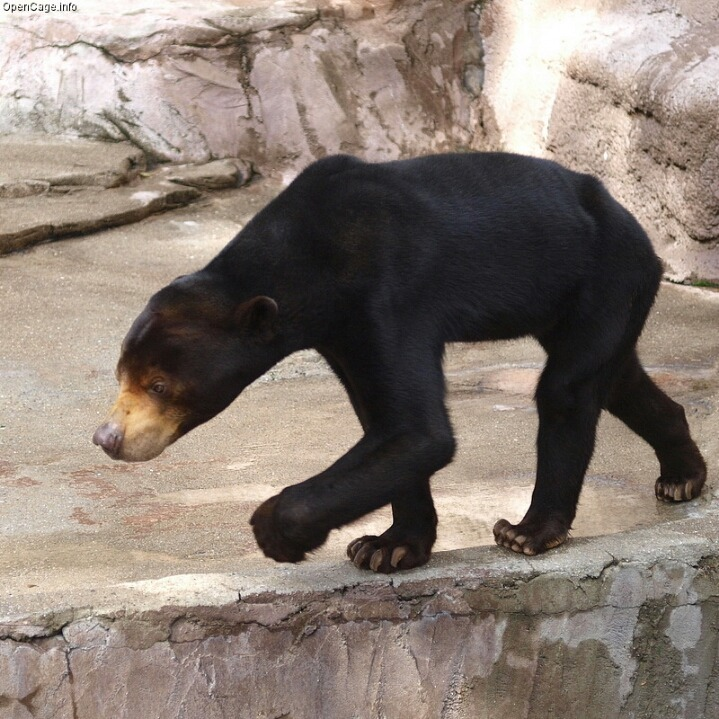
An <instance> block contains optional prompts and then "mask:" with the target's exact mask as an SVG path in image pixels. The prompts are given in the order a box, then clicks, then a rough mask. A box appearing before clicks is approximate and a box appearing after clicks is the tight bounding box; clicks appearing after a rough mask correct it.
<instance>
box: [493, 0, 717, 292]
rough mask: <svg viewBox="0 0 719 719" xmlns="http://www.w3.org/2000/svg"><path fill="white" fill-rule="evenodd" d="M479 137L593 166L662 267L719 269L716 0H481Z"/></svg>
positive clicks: (688, 272)
mask: <svg viewBox="0 0 719 719" xmlns="http://www.w3.org/2000/svg"><path fill="white" fill-rule="evenodd" d="M480 31H481V34H482V37H483V42H484V50H485V63H486V84H485V94H484V96H483V99H482V103H483V111H484V126H485V129H488V133H487V139H488V142H489V143H490V144H492V145H495V146H502V147H504V148H507V149H513V150H518V151H524V152H530V153H532V154H543V155H547V156H550V157H555V158H556V159H558V160H560V161H562V162H564V163H565V164H567V165H569V166H570V167H573V168H576V169H579V170H585V171H588V172H592V173H594V174H597V175H599V176H600V177H602V178H603V179H604V180H605V181H606V184H607V185H608V186H609V187H610V189H611V190H612V191H613V192H614V193H616V195H617V196H618V197H620V198H621V199H622V200H623V201H624V202H625V203H626V204H627V205H628V206H629V208H630V209H631V210H632V211H633V212H634V213H635V214H637V216H638V217H639V218H640V219H641V220H642V222H643V224H644V225H645V227H646V228H647V230H648V231H649V232H650V234H651V235H652V238H653V240H654V241H655V244H656V245H657V247H658V249H659V251H660V254H661V255H662V257H663V258H664V259H665V260H666V262H667V264H668V270H669V274H670V275H671V276H673V277H675V278H677V279H685V278H687V277H690V276H699V277H705V278H710V279H715V280H716V279H719V247H717V245H718V244H719V84H718V83H717V77H719V9H717V5H716V3H714V2H712V1H710V0H697V1H695V2H689V1H686V2H683V1H682V0H662V1H661V2H655V1H654V0H652V1H651V2H649V1H647V0H632V1H631V2H606V1H601V2H600V1H599V0H584V2H579V3H578V2H569V1H568V0H526V1H525V0H516V1H515V2H509V3H504V2H498V1H497V0H490V2H487V3H486V4H484V5H483V6H482V20H481V23H480Z"/></svg>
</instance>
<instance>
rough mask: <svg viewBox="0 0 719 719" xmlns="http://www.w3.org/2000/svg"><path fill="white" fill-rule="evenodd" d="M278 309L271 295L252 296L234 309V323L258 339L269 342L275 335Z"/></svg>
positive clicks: (242, 330)
mask: <svg viewBox="0 0 719 719" xmlns="http://www.w3.org/2000/svg"><path fill="white" fill-rule="evenodd" d="M278 311H279V310H278V307H277V303H276V302H275V301H274V300H273V299H272V298H271V297H264V296H263V295H260V296H259V297H253V298H252V299H250V300H247V302H243V303H242V304H241V305H240V306H239V307H238V308H237V309H236V310H235V325H236V326H237V328H238V329H239V330H240V331H241V332H243V333H246V334H249V335H251V336H253V337H254V338H256V339H258V340H259V341H261V342H269V341H270V340H271V339H272V338H273V337H274V336H275V324H276V320H277V313H278Z"/></svg>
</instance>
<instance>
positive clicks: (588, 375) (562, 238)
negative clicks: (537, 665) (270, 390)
mask: <svg viewBox="0 0 719 719" xmlns="http://www.w3.org/2000/svg"><path fill="white" fill-rule="evenodd" d="M660 277H661V265H660V262H659V260H658V259H657V257H656V255H655V254H654V252H653V250H652V246H651V244H650V242H649V240H648V239H647V236H646V234H645V233H644V231H643V230H642V229H641V227H640V226H639V224H638V223H637V222H636V220H635V219H634V218H633V217H632V216H631V215H630V214H629V212H627V211H626V210H625V209H624V208H623V207H622V206H621V205H620V204H619V203H618V202H616V201H615V200H614V199H613V198H612V197H611V196H610V195H609V193H608V192H607V191H606V190H605V188H604V187H603V185H602V184H601V183H600V182H599V181H598V180H597V179H596V178H594V177H591V176H588V175H582V174H577V173H575V172H571V171H569V170H567V169H564V168H562V167H561V166H559V165H557V164H555V163H553V162H550V161H546V160H539V159H531V158H527V157H522V156H517V155H510V154H503V153H481V154H478V153H468V154H450V155H438V156H432V157H424V158H419V159H413V160H407V161H398V162H388V163H381V164H368V163H364V162H362V161H360V160H357V159H355V158H352V157H346V156H336V157H329V158H326V159H323V160H320V161H319V162H316V163H314V164H313V165H311V166H310V167H308V168H307V169H306V170H305V171H304V172H303V173H302V174H300V175H299V176H298V177H297V179H296V180H295V181H294V182H293V183H292V184H291V185H290V186H289V187H288V188H287V189H286V190H285V191H284V192H282V193H281V194H280V195H279V196H278V197H277V198H276V199H275V200H274V201H272V202H271V203H270V204H269V205H268V206H267V207H266V208H265V209H263V210H262V211H261V212H260V213H258V214H257V215H256V216H255V217H254V219H253V220H252V221H251V222H250V223H249V224H248V225H247V226H246V227H245V228H244V229H243V230H242V231H241V232H240V233H239V234H238V235H237V237H235V239H234V240H233V241H232V242H231V243H230V244H229V245H228V246H227V247H226V248H225V249H224V250H223V251H222V252H221V253H220V254H219V255H218V256H217V257H216V258H215V259H214V260H212V262H210V263H209V265H207V267H205V268H204V269H202V270H200V271H199V272H197V273H195V274H194V275H190V276H188V277H184V278H181V279H179V280H177V281H176V282H175V283H173V285H170V286H169V288H166V289H165V290H163V291H161V292H160V293H158V295H157V296H156V297H155V298H154V299H153V300H152V301H151V303H150V308H152V309H153V311H155V312H156V313H157V312H160V313H161V312H162V311H169V310H168V307H169V308H170V309H172V308H175V309H174V310H173V311H174V312H175V314H176V315H177V317H178V318H179V319H178V321H179V322H186V323H190V324H191V323H197V322H200V319H198V316H199V317H200V318H201V321H202V322H203V323H205V324H208V325H212V326H213V327H222V328H223V330H222V332H223V333H225V334H226V336H227V340H226V341H225V343H224V345H223V349H222V351H220V352H218V353H217V354H216V355H215V356H216V357H217V362H220V363H221V364H222V371H221V372H219V374H220V375H222V376H223V377H224V380H223V381H222V382H219V381H218V382H216V383H214V384H213V383H209V384H207V383H206V384H205V385H204V386H203V385H202V383H198V380H201V379H203V378H202V377H197V376H190V377H188V376H187V372H186V375H185V376H183V382H185V384H186V385H187V384H189V385H193V384H194V385H196V386H199V387H201V389H199V390H197V393H198V394H200V395H202V394H203V393H204V394H207V393H209V394H210V395H212V396H211V401H209V402H208V401H207V399H208V398H207V397H205V399H204V400H197V402H198V406H205V407H206V406H210V407H212V411H213V412H214V411H215V410H216V408H217V407H220V408H221V407H224V406H226V405H227V404H228V403H229V402H231V401H232V400H233V399H234V398H235V396H236V395H237V394H238V393H239V392H240V391H241V390H242V388H243V387H244V386H246V385H247V384H248V383H249V382H250V381H252V380H254V379H255V378H256V377H257V376H258V375H259V374H261V373H262V372H264V371H266V370H267V369H268V368H269V367H270V366H272V365H273V364H274V363H276V362H277V361H278V360H280V359H281V358H283V357H285V356H287V355H288V354H290V353H292V352H294V351H296V350H299V349H303V348H309V347H314V348H316V349H317V350H318V351H319V352H320V353H321V354H322V355H323V356H324V357H325V358H326V359H327V361H328V362H329V364H330V366H331V367H332V369H333V370H334V371H335V372H336V374H337V375H338V377H339V378H340V380H341V381H342V383H343V385H344V386H345V388H346V390H347V393H348V395H349V398H350V400H351V402H352V405H353V407H354V409H355V411H356V413H357V415H358V417H359V419H360V421H361V423H362V427H363V428H364V436H363V438H362V439H361V440H360V441H359V443H358V444H357V445H356V446H355V447H353V448H352V449H351V450H350V451H349V452H348V453H347V454H346V455H344V456H343V457H342V458H340V459H339V460H338V461H337V462H336V463H335V464H334V465H332V466H331V467H330V468H329V469H327V470H325V471H324V472H322V473H321V474H319V475H317V476H315V477H312V478H310V479H308V480H307V481H305V482H302V483H300V484H297V485H294V486H291V487H288V488H286V489H285V490H283V491H282V492H281V493H280V494H279V495H277V496H276V497H273V498H272V499H270V500H268V501H267V502H265V503H264V504H263V505H262V506H261V507H259V508H258V510H257V511H256V512H255V514H254V515H253V518H252V524H253V527H254V531H255V535H256V537H257V540H258V542H259V544H260V546H261V547H262V549H263V550H264V552H265V553H266V554H267V555H268V556H270V557H273V558H275V559H277V560H280V561H298V560H301V559H302V558H303V557H304V555H305V553H306V552H308V551H311V550H313V549H315V548H317V547H318V546H319V545H320V544H322V543H323V542H324V541H325V539H326V537H327V535H328V533H329V531H330V530H331V529H333V528H336V527H339V526H342V525H344V524H347V523H348V522H351V521H353V520H355V519H357V518H358V517H361V516H362V515H364V514H366V513H368V512H370V511H372V510H374V509H377V508H378V507H381V506H383V505H386V504H388V503H391V505H392V510H393V514H394V523H393V525H392V527H390V529H389V530H388V531H387V532H385V534H383V535H382V536H380V537H363V538H361V539H359V540H356V541H355V542H353V543H352V544H351V545H350V547H349V549H348V551H349V554H350V557H351V558H352V559H353V561H354V562H355V563H356V564H357V565H358V566H362V567H369V568H371V569H374V570H375V571H382V572H391V571H394V570H395V569H398V568H400V569H403V568H409V567H413V566H417V565H419V564H422V563H424V562H426V561H427V559H428V558H429V555H430V551H431V547H432V544H433V542H434V540H435V536H436V535H435V527H436V523H437V518H436V514H435V511H434V507H433V503H432V497H431V493H430V489H429V481H430V478H431V476H432V475H433V474H434V473H435V472H436V471H437V470H439V469H441V468H442V467H444V466H445V465H447V464H448V463H449V462H450V461H451V460H452V457H453V455H454V452H455V441H454V437H453V433H452V427H451V426H450V422H449V419H448V416H447V411H446V408H445V388H444V377H443V373H442V356H443V349H444V345H445V343H447V342H455V341H463V342H467V341H487V340H496V339H508V338H515V337H522V336H525V335H532V336H534V337H536V338H537V340H538V341H539V342H540V343H541V344H542V346H543V347H544V349H545V350H546V352H547V363H546V367H545V369H544V372H543V373H542V376H541V379H540V381H539V385H538V387H537V393H536V401H537V408H538V412H539V420H540V427H539V435H538V440H537V454H538V459H537V479H536V486H535V490H534V494H533V497H532V503H531V506H530V508H529V511H528V512H527V515H526V516H525V518H524V519H523V520H522V522H521V523H520V524H519V525H517V526H513V525H510V524H509V523H508V522H505V521H503V520H502V521H500V522H498V524H497V526H496V528H495V534H496V537H497V541H498V543H500V544H503V545H505V546H508V547H511V548H512V549H514V550H515V551H521V552H524V553H527V554H534V553H537V552H541V551H544V550H545V549H548V548H551V547H553V546H556V545H557V544H559V543H561V542H562V541H563V540H564V539H565V538H566V536H567V533H568V531H569V529H570V526H571V524H572V521H573V519H574V516H575V511H576V506H577V501H578V498H579V493H580V490H581V486H582V481H583V478H584V474H585V472H586V469H587V466H588V463H589V460H590V458H591V456H592V451H593V447H594V439H595V429H596V425H597V420H598V417H599V414H600V411H601V410H602V408H606V409H608V410H609V411H611V412H612V413H614V414H615V415H616V416H618V417H619V418H621V419H622V420H624V421H625V422H626V423H627V424H628V425H629V426H630V427H631V428H632V429H633V430H634V431H635V432H637V433H638V434H639V435H641V436H642V437H643V438H644V439H645V440H647V441H648V442H649V443H650V444H651V445H652V446H653V448H654V449H655V451H656V453H657V456H658V459H659V462H660V466H661V474H662V476H661V477H660V479H659V480H658V482H657V496H660V497H661V498H666V499H691V498H692V497H695V496H697V495H698V494H699V492H700V491H701V487H702V485H703V483H704V480H705V476H706V470H705V465H704V462H703V460H702V458H701V456H700V454H699V452H698V450H697V448H696V445H695V444H694V442H693V441H692V439H691V437H690V435H689V431H688V426H687V423H686V420H685V419H684V412H683V410H682V408H681V407H680V406H679V405H677V404H676V403H674V402H673V401H672V400H670V399H669V398H668V397H667V396H666V395H665V394H664V393H663V392H662V391H661V390H659V389H658V388H657V387H656V386H655V385H654V384H653V383H652V382H651V380H650V379H649V378H648V377H647V375H646V374H645V373H644V370H643V369H642V368H641V366H640V364H639V362H638V360H637V357H636V352H635V345H636V342H637V339H638V337H639V334H640V332H641V330H642V327H643V325H644V322H645V319H646V317H647V314H648V312H649V310H650V308H651V306H652V303H653V301H654V297H655V294H656V292H657V289H658V286H659V282H660ZM163 293H164V294H163ZM179 298H181V299H179ZM208 298H209V301H208ZM253 298H264V299H263V300H262V301H259V302H258V303H257V304H256V305H253V306H254V307H255V309H253V311H252V314H251V315H250V316H249V317H248V316H247V313H245V314H244V315H243V318H242V320H241V321H239V322H238V323H237V324H236V325H235V326H236V328H237V330H236V331H234V332H233V331H231V330H228V329H227V328H228V327H233V321H234V320H235V319H236V317H235V315H236V314H237V312H238V310H237V308H241V307H245V306H247V303H251V301H252V300H253ZM267 298H271V300H274V302H272V304H269V302H270V301H271V300H267ZM265 300H267V302H265ZM275 303H276V307H275ZM182 307H185V309H184V310H182ZM198 307H200V308H201V309H200V310H199V312H198V311H197V308H198ZM273 307H274V310H273ZM163 308H164V309H163ZM193 308H194V309H193ZM260 310H261V311H260ZM239 313H240V314H241V315H242V314H243V312H242V310H239ZM256 315H257V316H256ZM183 317H184V318H185V319H183ZM161 324H162V323H156V325H155V326H153V328H150V330H149V333H150V334H152V333H159V332H160V330H159V329H158V327H160V326H161ZM213 331H215V330H213ZM159 341H160V340H159V339H158V342H159ZM175 341H176V338H175ZM213 342H217V340H216V337H215V338H214V339H213ZM126 344H128V346H130V347H131V344H132V343H126ZM186 349H187V351H188V353H190V354H193V356H194V358H195V359H194V361H193V362H191V363H190V365H191V366H192V367H194V368H195V369H194V370H188V372H189V374H190V375H191V374H192V373H193V372H194V373H195V374H197V373H198V372H199V371H200V370H199V369H198V368H202V367H209V366H211V365H212V364H213V362H214V361H215V360H213V357H212V356H209V355H208V356H204V355H202V356H200V355H201V354H202V351H203V350H202V348H195V349H192V348H190V347H187V348H186ZM198 353H200V354H198ZM198 357H199V359H198ZM143 361H148V362H149V361H150V360H149V359H146V360H143ZM215 369H216V368H215ZM213 371H215V370H213ZM207 414H208V412H207V411H204V412H200V413H199V414H198V418H200V421H205V420H206V419H207V416H206V415H207ZM197 423H198V422H197V421H194V420H192V419H189V420H188V422H187V425H186V426H187V428H190V427H191V426H195V425H196V424H197ZM677 492H679V494H680V495H681V496H676V495H677ZM682 493H683V494H682Z"/></svg>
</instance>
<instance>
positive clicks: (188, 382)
mask: <svg viewBox="0 0 719 719" xmlns="http://www.w3.org/2000/svg"><path fill="white" fill-rule="evenodd" d="M277 315H278V308H277V304H276V302H275V301H274V300H272V299H270V298H269V297H265V296H255V297H250V298H249V299H244V300H235V299H233V298H231V295H230V293H229V292H228V291H227V290H226V289H223V287H222V286H221V284H220V282H218V281H217V280H216V279H214V278H212V277H211V276H207V275H203V274H202V273H195V274H194V275H187V276H183V277H179V278H178V279H176V280H175V281H174V282H172V283H171V284H169V285H168V286H167V287H165V288H163V289H162V290H160V291H159V292H158V293H157V294H155V295H154V296H153V297H152V298H151V299H150V301H149V302H148V304H147V306H146V307H145V309H144V310H143V311H142V313H141V314H140V315H139V317H138V318H137V319H136V320H135V322H134V323H133V325H132V327H131V328H130V331H129V332H128V333H127V336H126V337H125V340H124V342H123V343H122V349H121V352H120V359H119V361H118V364H117V372H116V374H117V380H118V382H119V384H120V392H119V395H118V397H117V400H116V402H115V404H114V406H113V407H112V409H111V411H110V415H109V417H108V418H107V420H106V421H105V422H104V423H103V424H102V425H101V426H100V427H98V429H97V431H96V432H95V434H94V436H93V442H94V443H95V444H96V445H99V446H100V447H102V449H104V450H105V452H106V453H107V454H108V455H109V456H110V457H112V458H113V459H122V460H125V461H128V462H138V461H145V460H148V459H152V458H154V457H157V456H158V455H159V454H160V453H161V452H162V451H163V450H164V449H165V447H167V446H168V445H170V444H172V443H173V442H174V441H175V440H176V439H178V437H181V436H182V435H183V434H186V433H187V432H189V431H190V430H191V429H192V428H194V427H197V426H198V425H199V424H202V423H203V422H206V421H207V420H209V419H211V418H212V417H214V416H215V415H217V414H218V413H219V412H221V411H222V410H223V409H225V408H226V407H227V406H228V405H229V404H230V403H231V402H232V401H233V400H234V399H235V398H236V397H237V395H238V394H239V393H240V392H241V391H242V390H243V389H244V388H245V387H246V386H247V385H248V384H250V383H251V382H252V381H254V380H255V379H256V378H257V377H259V376H260V375H261V374H263V373H264V372H266V371H267V370H268V369H269V368H270V367H271V366H272V365H273V364H275V363H276V362H277V361H278V360H279V359H280V358H281V356H282V353H281V351H280V350H279V349H278V345H279V341H278V333H277V321H276V320H277Z"/></svg>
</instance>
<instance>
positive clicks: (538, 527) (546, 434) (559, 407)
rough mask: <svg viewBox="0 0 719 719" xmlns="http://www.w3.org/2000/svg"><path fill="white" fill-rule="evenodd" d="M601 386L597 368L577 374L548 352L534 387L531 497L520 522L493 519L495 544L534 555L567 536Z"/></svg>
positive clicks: (589, 453) (590, 443)
mask: <svg viewBox="0 0 719 719" xmlns="http://www.w3.org/2000/svg"><path fill="white" fill-rule="evenodd" d="M601 386H602V381H601V377H600V375H599V372H598V371H597V372H596V373H595V375H590V376H589V377H588V378H587V377H581V376H578V375H577V373H576V368H575V371H572V369H571V368H570V367H567V366H566V365H565V364H564V363H563V362H561V361H559V362H558V361H554V359H553V358H552V356H551V355H550V358H549V360H548V362H547V366H546V368H545V370H544V372H543V374H542V376H541V378H540V381H539V385H538V387H537V393H536V402H537V411H538V414H539V432H538V436H537V479H536V484H535V487H534V492H533V494H532V502H531V505H530V507H529V511H528V512H527V514H526V515H525V516H524V518H523V519H522V521H521V522H520V523H519V524H517V525H513V524H510V523H509V522H508V521H507V520H506V519H500V520H499V521H498V522H497V523H496V525H495V526H494V536H495V540H496V542H497V544H499V545H501V546H504V547H508V548H509V549H512V550H513V551H515V552H519V553H522V554H527V555H534V554H539V553H541V552H544V551H546V550H548V549H551V548H553V547H556V546H558V545H560V544H562V543H563V542H564V540H565V539H566V538H567V535H568V534H569V530H570V528H571V525H572V521H573V520H574V516H575V514H576V508H577V502H578V500H579V493H580V491H581V488H582V482H583V480H584V475H585V473H586V471H587V467H588V465H589V461H590V459H591V457H592V453H593V451H594V441H595V436H596V427H597V421H598V419H599V414H600V412H601V402H600V395H601Z"/></svg>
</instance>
